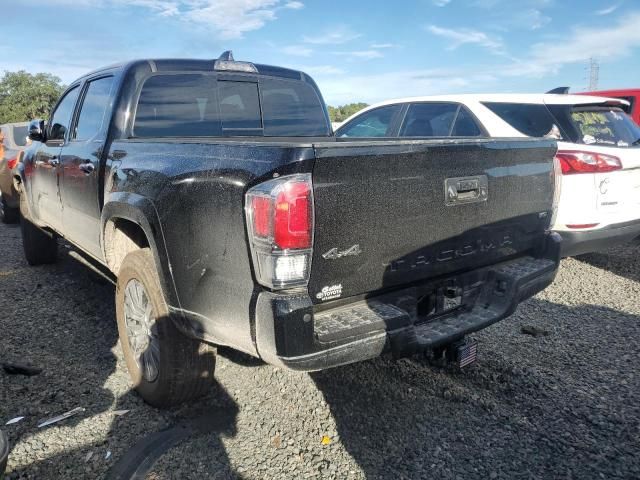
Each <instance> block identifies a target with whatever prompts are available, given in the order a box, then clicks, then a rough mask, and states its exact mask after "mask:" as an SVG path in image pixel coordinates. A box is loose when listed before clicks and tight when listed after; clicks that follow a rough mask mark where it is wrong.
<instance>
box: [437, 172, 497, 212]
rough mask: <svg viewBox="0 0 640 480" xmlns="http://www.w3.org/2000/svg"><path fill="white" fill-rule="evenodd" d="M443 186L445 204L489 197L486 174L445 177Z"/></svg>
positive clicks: (473, 201) (470, 201)
mask: <svg viewBox="0 0 640 480" xmlns="http://www.w3.org/2000/svg"><path fill="white" fill-rule="evenodd" d="M444 188H445V193H444V195H445V205H447V206H452V205H459V204H464V203H475V202H484V201H486V200H487V198H488V197H489V179H488V178H487V176H486V175H479V176H477V177H456V178H447V179H446V180H445V182H444Z"/></svg>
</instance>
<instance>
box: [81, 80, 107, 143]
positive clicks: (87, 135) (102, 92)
mask: <svg viewBox="0 0 640 480" xmlns="http://www.w3.org/2000/svg"><path fill="white" fill-rule="evenodd" d="M112 85H113V77H105V78H99V79H97V80H92V81H91V82H89V87H88V88H87V93H86V95H85V96H84V100H83V101H82V107H81V110H80V115H79V117H78V125H77V126H76V132H75V139H76V140H80V141H82V140H90V139H92V138H93V137H95V136H96V135H97V134H98V133H99V132H100V130H101V129H102V124H103V123H104V119H105V116H106V113H107V108H108V106H109V102H110V99H111V97H110V93H111V86H112Z"/></svg>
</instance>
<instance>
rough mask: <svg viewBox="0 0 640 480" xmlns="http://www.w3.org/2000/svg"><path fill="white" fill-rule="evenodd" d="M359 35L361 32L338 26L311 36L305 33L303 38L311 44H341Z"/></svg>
mask: <svg viewBox="0 0 640 480" xmlns="http://www.w3.org/2000/svg"><path fill="white" fill-rule="evenodd" d="M361 36H362V35H361V34H359V33H355V32H354V31H352V30H351V29H350V28H349V27H346V26H338V27H334V28H332V29H327V30H324V31H323V32H322V33H319V34H318V35H316V36H313V37H311V36H306V35H305V36H304V37H303V40H304V41H305V42H306V43H311V44H313V45H341V44H343V43H348V42H350V41H352V40H355V39H356V38H359V37H361Z"/></svg>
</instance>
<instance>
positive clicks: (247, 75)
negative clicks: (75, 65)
mask: <svg viewBox="0 0 640 480" xmlns="http://www.w3.org/2000/svg"><path fill="white" fill-rule="evenodd" d="M49 118H50V121H49V123H48V125H46V126H44V125H43V124H42V123H39V122H34V123H33V125H32V126H33V128H30V131H31V136H32V138H33V140H34V141H37V142H38V143H34V145H33V146H32V148H30V149H28V151H27V153H26V154H25V158H24V161H23V162H22V163H21V164H20V165H19V171H20V183H19V184H18V186H19V189H20V200H21V203H20V211H21V215H22V217H23V220H22V221H21V228H22V239H23V245H24V251H25V256H26V259H27V261H28V262H29V263H30V264H32V265H36V264H41V263H50V262H53V261H55V260H56V255H57V248H56V238H57V237H59V236H62V237H64V238H65V240H66V241H68V242H70V243H72V244H74V245H75V246H76V247H77V248H78V249H79V250H81V251H82V252H84V253H85V255H86V256H87V257H90V258H91V259H92V260H91V263H92V264H93V265H94V266H95V265H96V264H98V266H99V267H100V268H103V269H107V270H108V271H109V272H110V275H111V276H112V278H114V281H115V283H116V285H117V287H116V316H117V322H118V331H119V334H120V339H121V345H122V349H123V352H124V356H125V358H126V361H127V366H128V368H129V371H130V373H131V376H132V379H133V382H134V384H135V385H136V387H137V389H138V391H139V393H140V394H141V395H142V396H143V397H144V399H145V400H147V401H148V402H150V403H151V404H153V405H157V406H165V405H170V404H174V403H177V402H181V401H184V400H187V399H190V398H193V397H195V396H198V395H199V394H202V393H203V392H205V391H206V389H207V388H208V387H209V385H210V384H211V382H212V381H213V369H214V366H215V355H216V350H215V346H216V345H226V346H230V347H233V348H235V349H237V350H241V351H243V352H246V353H248V354H250V355H253V356H256V357H259V358H261V359H263V360H264V361H267V362H269V363H272V364H274V365H279V366H283V367H287V368H292V369H297V370H305V371H311V370H321V369H325V368H330V367H335V366H339V365H343V364H347V363H350V362H356V361H361V360H366V359H369V358H373V357H376V356H378V355H381V354H382V353H386V352H388V353H390V354H392V355H394V356H395V357H396V358H398V357H403V356H407V355H412V354H414V353H417V352H423V351H431V352H436V353H442V355H443V356H444V353H445V351H447V352H454V353H455V354H456V355H457V358H458V359H459V361H460V364H466V363H468V362H469V361H471V360H472V359H473V358H474V355H475V348H474V347H473V345H470V344H466V343H464V342H463V339H464V338H465V335H467V334H469V333H471V332H474V331H477V330H480V329H482V328H485V327H487V326H489V325H491V324H492V323H495V322H497V321H499V320H501V319H503V318H506V317H507V316H509V315H510V314H511V313H513V311H514V310H515V308H516V306H517V305H518V303H519V302H521V301H523V300H524V299H526V298H528V297H530V296H531V295H534V294H535V293H537V292H539V291H540V290H542V289H543V288H545V287H546V286H547V285H549V284H550V283H551V282H552V280H553V278H554V276H555V274H556V271H557V268H558V264H559V258H560V257H559V255H560V249H559V237H558V236H557V235H556V234H553V233H550V232H549V222H550V220H551V217H552V213H553V210H554V204H553V203H554V201H553V198H554V184H555V175H554V167H553V156H554V153H555V151H556V144H555V142H553V141H550V140H539V139H526V138H525V139H519V140H518V139H490V138H457V139H430V140H415V139H411V140H406V139H382V140H379V139H378V140H373V139H358V140H357V141H353V140H351V139H347V141H343V140H341V139H336V138H335V137H334V136H333V135H332V131H331V125H330V123H329V116H328V114H327V110H326V107H325V103H324V101H323V100H322V96H321V94H320V91H319V90H318V88H317V86H316V84H315V83H314V81H313V80H312V79H311V78H310V77H309V76H308V75H306V74H305V73H302V72H299V71H295V70H289V69H285V68H279V67H272V66H267V65H258V64H253V63H247V62H236V61H234V60H233V59H232V57H231V55H230V54H228V53H227V54H225V55H223V56H222V57H221V58H219V59H218V60H143V61H136V62H131V63H126V64H123V65H119V66H115V67H109V68H105V69H101V70H98V71H95V72H93V73H90V74H87V75H85V76H83V77H82V78H80V79H79V80H77V81H75V82H73V83H71V85H70V86H69V87H68V88H67V90H66V92H65V93H64V94H63V96H62V98H61V99H60V100H59V102H58V104H57V105H56V106H55V108H54V109H53V111H52V113H51V115H50V117H49ZM87 261H89V260H87Z"/></svg>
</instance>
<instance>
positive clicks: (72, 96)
mask: <svg viewBox="0 0 640 480" xmlns="http://www.w3.org/2000/svg"><path fill="white" fill-rule="evenodd" d="M78 91H79V88H78V87H73V89H71V90H69V91H68V92H67V93H66V94H65V96H64V98H63V99H62V100H61V101H60V103H58V106H57V107H56V109H55V111H54V112H53V114H52V115H51V120H50V121H49V134H48V135H47V141H52V140H54V141H64V139H65V137H66V134H67V130H68V129H69V124H70V123H71V117H72V116H73V109H74V107H75V105H76V100H77V99H78Z"/></svg>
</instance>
